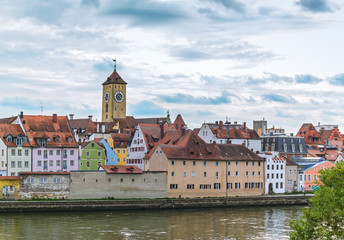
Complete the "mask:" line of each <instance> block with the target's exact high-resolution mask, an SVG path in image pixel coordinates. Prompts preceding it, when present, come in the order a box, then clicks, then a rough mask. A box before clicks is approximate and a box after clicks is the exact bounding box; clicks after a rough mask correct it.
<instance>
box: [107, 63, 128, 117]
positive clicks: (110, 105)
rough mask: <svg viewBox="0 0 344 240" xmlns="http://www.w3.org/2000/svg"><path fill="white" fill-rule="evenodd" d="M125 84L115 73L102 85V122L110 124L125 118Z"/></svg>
mask: <svg viewBox="0 0 344 240" xmlns="http://www.w3.org/2000/svg"><path fill="white" fill-rule="evenodd" d="M126 85H127V83H126V82H125V81H124V80H123V79H122V78H121V76H120V75H119V74H118V73H117V71H116V64H115V68H114V72H113V73H112V74H111V76H110V77H108V78H107V80H106V81H105V82H104V83H103V94H102V122H112V121H113V119H115V118H126V115H127V113H126V102H127V101H126V97H127V90H126V89H127V86H126Z"/></svg>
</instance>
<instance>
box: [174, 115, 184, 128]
mask: <svg viewBox="0 0 344 240" xmlns="http://www.w3.org/2000/svg"><path fill="white" fill-rule="evenodd" d="M173 125H174V127H175V128H176V129H177V130H181V129H182V128H183V127H184V126H186V124H185V122H184V120H183V118H182V115H180V114H178V115H177V117H176V119H175V120H174V122H173Z"/></svg>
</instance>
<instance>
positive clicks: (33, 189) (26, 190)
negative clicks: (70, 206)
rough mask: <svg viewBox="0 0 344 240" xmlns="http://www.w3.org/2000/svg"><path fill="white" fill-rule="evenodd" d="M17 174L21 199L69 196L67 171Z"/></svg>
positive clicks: (68, 175)
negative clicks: (19, 178)
mask: <svg viewBox="0 0 344 240" xmlns="http://www.w3.org/2000/svg"><path fill="white" fill-rule="evenodd" d="M19 176H20V177H21V178H22V181H21V184H20V191H19V198H20V199H21V200H29V199H67V198H69V184H70V173H69V172H20V173H19Z"/></svg>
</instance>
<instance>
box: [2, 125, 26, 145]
mask: <svg viewBox="0 0 344 240" xmlns="http://www.w3.org/2000/svg"><path fill="white" fill-rule="evenodd" d="M8 135H11V136H12V137H17V136H18V135H22V136H25V134H24V132H23V130H22V128H21V127H20V125H19V124H0V137H1V138H2V139H3V141H4V143H5V144H6V145H7V146H8V147H15V146H16V144H15V143H14V141H12V142H7V141H6V137H7V136H8ZM23 147H30V143H29V140H28V141H27V142H26V143H23Z"/></svg>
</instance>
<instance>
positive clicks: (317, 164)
mask: <svg viewBox="0 0 344 240" xmlns="http://www.w3.org/2000/svg"><path fill="white" fill-rule="evenodd" d="M324 163H330V165H333V166H334V163H332V162H330V161H321V162H318V163H316V164H314V165H311V166H309V167H307V168H305V169H304V170H303V172H306V171H308V170H309V169H312V168H315V167H317V166H319V165H322V164H324Z"/></svg>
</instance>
